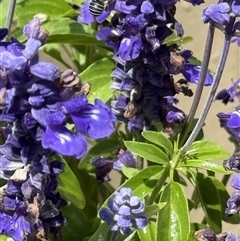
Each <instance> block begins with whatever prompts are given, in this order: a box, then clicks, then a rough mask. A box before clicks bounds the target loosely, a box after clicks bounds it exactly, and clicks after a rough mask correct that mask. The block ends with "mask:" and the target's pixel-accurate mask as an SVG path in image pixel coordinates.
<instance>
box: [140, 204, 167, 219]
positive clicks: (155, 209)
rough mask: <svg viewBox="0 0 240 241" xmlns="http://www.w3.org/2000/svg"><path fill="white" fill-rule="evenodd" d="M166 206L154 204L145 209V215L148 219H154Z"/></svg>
mask: <svg viewBox="0 0 240 241" xmlns="http://www.w3.org/2000/svg"><path fill="white" fill-rule="evenodd" d="M165 205H166V202H165V203H159V204H152V205H149V206H146V207H145V210H144V213H145V214H146V216H147V217H149V218H150V217H152V216H153V215H155V214H157V213H158V212H159V211H160V209H162V208H163V207H164V206H165Z"/></svg>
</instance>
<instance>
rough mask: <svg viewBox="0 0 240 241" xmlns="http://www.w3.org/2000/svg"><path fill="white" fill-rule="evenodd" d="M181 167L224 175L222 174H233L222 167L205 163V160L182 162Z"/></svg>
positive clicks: (212, 163)
mask: <svg viewBox="0 0 240 241" xmlns="http://www.w3.org/2000/svg"><path fill="white" fill-rule="evenodd" d="M179 167H192V168H202V169H205V170H209V171H213V172H217V173H222V174H225V175H227V174H231V172H229V171H226V170H225V169H224V168H223V166H222V165H219V164H216V163H214V162H209V161H203V160H191V159H190V160H186V161H185V162H181V163H180V164H179Z"/></svg>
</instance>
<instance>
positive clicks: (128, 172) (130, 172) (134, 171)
mask: <svg viewBox="0 0 240 241" xmlns="http://www.w3.org/2000/svg"><path fill="white" fill-rule="evenodd" d="M138 172H139V170H138V169H136V168H131V167H126V166H124V165H123V167H122V173H123V174H124V176H126V177H127V178H128V179H129V178H131V177H133V176H135V175H136V174H137V173H138Z"/></svg>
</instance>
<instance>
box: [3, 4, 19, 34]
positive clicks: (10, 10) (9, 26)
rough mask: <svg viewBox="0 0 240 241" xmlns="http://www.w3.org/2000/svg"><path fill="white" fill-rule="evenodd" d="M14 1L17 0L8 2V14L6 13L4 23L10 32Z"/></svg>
mask: <svg viewBox="0 0 240 241" xmlns="http://www.w3.org/2000/svg"><path fill="white" fill-rule="evenodd" d="M16 2H17V0H10V2H9V8H8V15H7V19H6V23H5V27H6V28H7V29H8V31H9V32H10V28H11V25H12V20H13V15H14V11H15V6H16Z"/></svg>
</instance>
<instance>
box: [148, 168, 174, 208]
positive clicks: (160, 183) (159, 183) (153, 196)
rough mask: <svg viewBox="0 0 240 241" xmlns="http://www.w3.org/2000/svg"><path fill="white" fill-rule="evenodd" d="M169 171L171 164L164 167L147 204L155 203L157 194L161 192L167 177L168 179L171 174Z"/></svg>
mask: <svg viewBox="0 0 240 241" xmlns="http://www.w3.org/2000/svg"><path fill="white" fill-rule="evenodd" d="M169 171H170V164H168V165H167V166H166V167H165V168H164V170H163V173H162V175H161V177H160V178H159V179H158V181H157V184H156V186H155V187H154V189H153V191H152V193H151V195H150V197H149V199H148V201H147V205H151V204H153V203H154V201H155V199H156V197H157V195H158V194H159V192H160V190H161V188H162V186H163V185H164V183H165V181H166V179H167V178H168V176H169Z"/></svg>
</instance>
